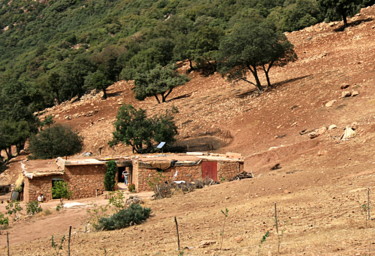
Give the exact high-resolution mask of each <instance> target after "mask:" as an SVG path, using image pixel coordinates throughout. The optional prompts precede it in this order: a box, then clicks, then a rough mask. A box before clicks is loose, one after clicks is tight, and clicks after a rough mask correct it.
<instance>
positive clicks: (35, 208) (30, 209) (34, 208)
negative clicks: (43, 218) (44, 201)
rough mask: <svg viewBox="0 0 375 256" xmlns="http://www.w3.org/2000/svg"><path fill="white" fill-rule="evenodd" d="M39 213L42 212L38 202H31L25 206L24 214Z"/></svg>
mask: <svg viewBox="0 0 375 256" xmlns="http://www.w3.org/2000/svg"><path fill="white" fill-rule="evenodd" d="M41 211H42V207H40V205H39V203H38V201H31V202H29V203H27V204H26V212H27V214H29V215H35V214H37V213H38V212H41Z"/></svg>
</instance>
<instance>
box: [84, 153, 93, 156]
mask: <svg viewBox="0 0 375 256" xmlns="http://www.w3.org/2000/svg"><path fill="white" fill-rule="evenodd" d="M82 155H83V156H92V152H84V153H83V154H82Z"/></svg>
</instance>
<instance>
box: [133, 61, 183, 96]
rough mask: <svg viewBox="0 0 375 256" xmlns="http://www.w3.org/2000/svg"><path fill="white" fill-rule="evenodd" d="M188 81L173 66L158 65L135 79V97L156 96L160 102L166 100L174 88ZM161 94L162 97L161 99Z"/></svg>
mask: <svg viewBox="0 0 375 256" xmlns="http://www.w3.org/2000/svg"><path fill="white" fill-rule="evenodd" d="M187 81H188V78H187V77H186V76H184V75H180V74H178V73H177V72H176V71H175V70H174V69H173V68H171V67H162V66H159V65H158V66H156V68H154V69H152V70H150V71H149V72H144V73H141V74H139V75H138V76H137V77H136V79H135V87H134V91H135V97H136V98H137V99H138V100H144V99H145V98H147V97H152V96H154V97H155V98H156V100H157V102H158V103H161V102H165V101H166V99H167V97H168V96H169V95H170V94H171V92H172V91H173V89H174V88H175V87H177V86H180V85H183V84H184V83H186V82H187ZM158 95H160V97H161V99H159V97H158Z"/></svg>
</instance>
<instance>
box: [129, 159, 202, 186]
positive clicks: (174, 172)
mask: <svg viewBox="0 0 375 256" xmlns="http://www.w3.org/2000/svg"><path fill="white" fill-rule="evenodd" d="M137 169H138V170H137V174H138V175H137V176H138V179H137V182H138V184H137V183H134V184H135V185H136V189H137V191H149V190H152V188H151V187H150V184H149V183H150V182H151V183H160V182H164V181H175V180H184V181H189V182H191V181H194V180H199V179H202V169H201V166H200V165H194V166H175V167H172V168H169V169H167V170H165V171H160V172H158V171H157V170H156V169H141V168H137ZM133 173H134V168H133ZM135 176H136V175H135Z"/></svg>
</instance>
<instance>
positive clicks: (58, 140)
mask: <svg viewBox="0 0 375 256" xmlns="http://www.w3.org/2000/svg"><path fill="white" fill-rule="evenodd" d="M82 146H83V139H82V137H80V136H79V135H78V134H77V133H75V132H74V131H73V130H72V129H71V128H69V127H67V126H62V125H55V126H52V127H49V128H47V129H45V130H42V131H40V132H39V133H38V134H37V135H35V136H32V137H31V139H30V152H31V154H32V156H33V157H34V158H41V159H48V158H55V157H59V156H70V155H74V154H76V153H78V152H80V151H81V150H82Z"/></svg>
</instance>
